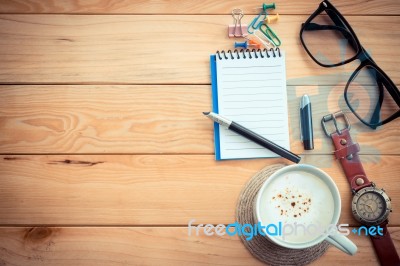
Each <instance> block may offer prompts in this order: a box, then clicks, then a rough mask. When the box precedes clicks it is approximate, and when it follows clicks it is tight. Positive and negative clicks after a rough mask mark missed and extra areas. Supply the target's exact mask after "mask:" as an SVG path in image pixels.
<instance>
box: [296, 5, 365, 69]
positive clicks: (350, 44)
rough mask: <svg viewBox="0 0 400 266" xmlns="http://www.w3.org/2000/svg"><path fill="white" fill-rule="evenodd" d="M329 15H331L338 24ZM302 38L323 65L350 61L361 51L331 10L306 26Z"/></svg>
mask: <svg viewBox="0 0 400 266" xmlns="http://www.w3.org/2000/svg"><path fill="white" fill-rule="evenodd" d="M328 14H331V16H332V17H333V18H334V19H335V21H336V23H335V22H334V21H333V20H332V18H331V17H330V16H329V15H328ZM301 38H302V39H303V42H304V45H305V46H306V47H307V49H308V51H309V52H310V53H311V55H312V57H314V59H315V60H317V61H318V62H320V63H321V64H323V65H334V64H339V63H341V62H344V61H346V60H349V59H350V58H353V57H355V55H356V54H357V53H358V50H359V49H360V48H359V47H357V44H356V41H355V39H354V37H353V35H352V34H351V32H350V31H349V30H348V29H347V28H346V26H345V25H344V23H343V22H342V21H341V19H340V18H339V17H337V15H336V13H335V12H334V11H333V10H330V9H327V10H325V11H323V12H321V13H320V14H319V15H317V16H316V17H314V18H313V19H312V21H310V23H308V24H306V25H305V26H304V29H303V33H302V36H301Z"/></svg>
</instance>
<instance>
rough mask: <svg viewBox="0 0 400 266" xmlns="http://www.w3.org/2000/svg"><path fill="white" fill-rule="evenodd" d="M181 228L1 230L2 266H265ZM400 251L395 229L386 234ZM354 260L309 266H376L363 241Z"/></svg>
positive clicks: (323, 260) (329, 255) (229, 241)
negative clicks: (341, 265) (189, 233)
mask: <svg viewBox="0 0 400 266" xmlns="http://www.w3.org/2000/svg"><path fill="white" fill-rule="evenodd" d="M187 230H188V229H187V228H182V227H155V228H149V227H133V228H132V227H131V228H96V227H94V228H93V227H92V228H86V227H85V228H80V227H78V228H68V227H56V228H48V227H39V228H29V227H27V228H15V227H10V228H0V264H1V265H39V264H40V265H55V264H57V265H92V264H93V265H121V264H123V265H177V264H179V265H209V264H211V265H217V264H218V265H264V264H262V263H261V262H260V261H258V260H257V259H255V258H254V257H252V256H251V255H250V253H249V252H248V251H247V249H246V248H245V247H244V245H243V244H242V243H241V241H240V240H239V239H238V237H236V236H234V237H230V236H226V235H225V236H216V235H214V236H206V235H204V234H200V235H199V236H195V235H192V236H188V231H187ZM389 231H390V234H391V236H392V239H393V242H394V244H395V246H396V248H397V249H398V250H400V228H399V227H391V228H389ZM349 238H350V239H351V240H352V241H354V243H355V244H356V245H357V247H358V252H357V253H356V254H355V255H354V256H349V255H346V254H344V253H343V252H342V251H339V250H338V249H336V248H334V247H330V248H329V249H328V251H327V252H326V253H325V254H324V255H323V256H322V257H320V258H319V259H318V260H317V261H315V262H314V263H313V264H312V265H338V264H350V263H351V265H377V264H378V261H377V258H376V255H375V252H374V250H373V247H372V244H371V241H370V239H369V238H368V237H367V236H357V235H353V234H351V235H350V236H349Z"/></svg>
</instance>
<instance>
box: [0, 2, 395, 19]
mask: <svg viewBox="0 0 400 266" xmlns="http://www.w3.org/2000/svg"><path fill="white" fill-rule="evenodd" d="M273 2H275V4H276V10H277V12H279V13H281V14H305V15H307V14H311V13H312V12H314V10H316V9H317V7H318V4H319V2H320V1H303V2H301V4H297V5H294V4H293V3H290V2H288V1H283V0H276V1H273ZM260 3H261V2H260V1H256V0H249V1H239V0H233V1H229V2H227V1H222V0H219V1H212V0H205V1H201V2H199V1H196V0H189V1H184V0H180V1H174V4H171V2H170V1H156V2H155V1H150V0H144V1H128V0H122V1H121V0H110V1H105V0H97V1H90V2H88V1H84V0H67V1H65V0H64V1H55V0H27V1H26V0H25V1H22V0H8V1H1V2H0V13H27V14H29V13H71V14H177V13H178V14H229V13H230V12H231V10H232V9H233V8H237V7H239V8H241V9H242V10H243V11H244V12H245V14H254V13H255V12H256V11H255V10H254V8H255V7H258V6H261V4H260ZM333 4H334V5H335V7H336V8H338V9H339V10H340V12H342V13H343V14H357V15H366V14H369V15H378V14H382V15H398V14H399V10H400V5H399V2H398V1H395V0H384V1H378V0H372V1H367V0H355V1H351V2H349V1H345V0H335V1H333Z"/></svg>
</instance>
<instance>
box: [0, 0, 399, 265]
mask: <svg viewBox="0 0 400 266" xmlns="http://www.w3.org/2000/svg"><path fill="white" fill-rule="evenodd" d="M261 3H262V2H259V1H254V0H249V1H238V0H234V1H215V0H203V1H196V0H188V1H182V0H180V1H150V0H143V1H119V0H109V1H100V0H97V1H84V0H65V1H53V0H28V1H19V0H9V1H1V2H0V13H1V15H0V62H1V65H0V83H1V86H0V90H1V91H0V95H1V96H0V104H1V109H0V152H1V157H0V265H60V264H61V265H124V264H127V265H128V264H130V265H132V264H139V265H187V264H192V265H198V264H219V265H225V264H226V265H259V264H261V263H260V262H259V261H257V260H256V259H254V258H253V257H252V256H251V255H250V254H249V252H248V251H247V250H246V249H245V247H244V246H243V244H242V243H241V242H240V240H239V239H238V238H237V237H229V236H224V237H218V236H212V237H208V236H205V235H200V236H198V237H195V236H191V237H189V236H188V232H187V224H188V222H189V220H191V219H195V220H196V223H203V224H205V223H210V224H220V223H223V224H228V223H231V222H234V212H235V205H236V200H237V198H238V195H239V193H240V191H241V189H242V188H243V186H244V184H245V183H246V181H247V180H249V178H250V177H251V176H252V175H254V174H255V173H256V172H257V171H259V170H260V169H261V168H263V167H265V166H267V165H271V164H274V163H286V162H287V161H285V160H283V159H260V160H245V161H243V160H238V161H223V162H216V161H215V160H214V148H213V133H212V132H213V128H212V123H211V122H210V121H209V120H208V119H205V118H204V117H203V116H202V114H201V112H202V111H207V110H210V109H211V86H210V71H209V55H210V54H211V53H214V52H215V51H216V50H222V49H225V50H227V49H231V48H232V46H233V40H232V39H229V38H228V37H227V34H226V33H227V25H228V24H230V23H232V17H231V15H230V12H231V10H232V9H233V8H236V7H241V8H242V9H243V10H244V12H245V14H247V15H246V16H245V17H244V18H243V19H244V21H246V22H247V23H248V22H249V21H250V20H251V18H252V17H253V16H254V15H255V14H256V10H255V9H253V8H255V7H258V6H260V5H261ZM333 3H334V4H335V6H336V7H337V8H338V9H339V10H340V11H341V12H342V13H343V14H344V15H345V16H346V18H347V19H348V21H349V22H350V23H351V25H352V26H353V27H354V29H355V31H356V32H357V35H358V37H359V39H360V41H361V43H362V44H363V45H364V46H365V47H366V48H367V49H368V51H369V52H370V53H371V54H372V56H373V58H374V59H375V61H376V62H377V63H378V64H379V66H380V67H381V68H382V69H384V70H385V71H386V72H387V74H388V75H389V76H390V77H391V78H392V79H393V81H394V82H395V83H396V84H399V83H400V71H399V70H398V69H399V68H398V66H399V64H400V49H399V46H400V27H399V24H400V16H399V15H400V2H399V1H397V0H372V1H367V0H354V1H351V2H349V1H345V0H335V1H334V2H333ZM318 4H319V2H318V1H316V0H315V1H311V0H308V1H301V2H289V1H283V0H277V1H276V5H277V12H278V13H280V14H281V19H280V21H279V23H278V24H275V25H273V28H274V30H275V31H276V32H277V33H278V34H279V36H280V37H281V39H282V41H283V46H282V48H283V49H285V51H286V54H287V60H286V61H287V80H288V99H289V113H290V118H289V123H290V138H291V149H292V151H294V152H296V153H300V154H301V155H302V158H303V159H302V162H303V163H308V164H313V165H315V166H317V167H320V168H322V169H323V170H325V171H326V172H328V173H329V174H330V175H331V176H332V177H333V178H334V180H335V181H336V183H337V185H338V187H339V189H340V192H341V196H342V205H343V206H342V215H341V219H340V223H348V224H350V225H351V226H358V224H357V222H356V221H355V220H354V218H353V217H352V215H351V211H350V208H349V206H350V205H349V204H350V199H351V193H350V190H349V185H348V184H347V181H346V179H345V177H344V175H343V172H342V170H341V168H340V167H339V164H338V162H337V161H336V160H335V159H334V157H333V154H332V151H333V146H332V143H331V141H330V140H329V139H328V138H327V137H325V135H324V134H323V133H322V130H321V127H320V125H319V121H320V119H321V118H322V116H323V115H325V114H328V113H330V112H334V111H337V110H339V109H340V108H346V105H345V103H344V100H343V89H344V84H345V82H346V81H347V79H348V77H349V75H350V74H351V72H352V71H353V70H354V69H355V68H356V66H357V64H356V63H354V64H348V65H346V66H343V67H338V68H330V69H327V68H322V67H319V66H318V65H317V64H315V63H314V62H312V60H311V59H310V58H309V57H308V55H306V53H305V51H304V49H303V48H302V46H301V45H300V40H299V29H300V25H301V23H302V22H304V21H305V20H306V18H308V16H309V15H310V14H311V13H312V12H314V10H315V9H316V8H317V6H318ZM303 93H308V94H309V95H311V100H312V102H313V110H314V112H313V115H314V121H315V122H314V123H315V144H316V149H315V150H313V151H310V152H305V151H303V148H302V144H301V142H300V140H299V128H298V124H299V123H298V106H299V99H300V96H301V95H303ZM350 119H351V122H352V124H353V127H352V135H353V138H354V139H356V140H357V141H358V142H359V143H360V146H361V159H362V162H363V164H364V167H365V169H366V172H367V173H368V174H369V176H370V179H371V180H373V181H374V182H375V183H377V185H378V186H379V187H384V188H385V189H386V191H387V193H388V194H389V195H390V196H391V198H392V201H393V202H392V204H393V210H394V211H393V213H391V216H390V229H389V230H390V232H391V234H392V237H393V239H394V242H395V245H396V247H397V248H398V249H400V179H399V173H400V156H399V155H400V145H399V141H400V134H399V133H400V120H397V121H393V122H392V123H390V124H388V125H385V126H384V127H383V128H380V129H378V130H375V131H374V130H370V129H368V128H367V127H365V126H362V125H361V124H360V123H359V122H357V120H356V119H355V118H354V117H353V116H351V117H350ZM350 238H351V239H352V240H353V241H354V242H355V243H356V244H357V245H358V248H359V251H358V253H357V254H356V255H355V256H353V257H351V256H347V255H345V254H343V253H342V252H340V251H338V250H337V249H335V248H330V249H329V250H328V252H327V253H326V254H325V255H324V256H323V257H322V258H320V259H319V260H318V261H317V262H316V263H315V264H316V265H333V264H335V265H336V264H352V265H376V264H377V258H376V257H375V254H374V251H373V249H372V246H371V242H370V240H369V239H368V237H365V236H363V237H359V236H355V235H351V236H350Z"/></svg>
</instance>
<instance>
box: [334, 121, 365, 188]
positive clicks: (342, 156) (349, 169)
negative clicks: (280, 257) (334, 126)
mask: <svg viewBox="0 0 400 266" xmlns="http://www.w3.org/2000/svg"><path fill="white" fill-rule="evenodd" d="M331 138H332V140H333V144H334V145H335V149H336V150H335V156H336V158H337V159H338V160H339V161H340V163H341V164H342V167H343V171H344V172H345V174H346V177H347V180H349V183H350V187H351V189H352V190H353V191H358V190H360V189H362V188H364V187H369V186H371V184H372V183H371V182H370V181H369V180H368V178H367V176H366V174H365V171H364V168H363V166H362V164H361V161H360V157H359V156H358V152H359V151H360V146H359V145H358V144H357V143H353V141H352V139H351V136H350V132H349V129H347V128H346V129H343V130H341V131H340V134H339V132H334V133H332V134H331Z"/></svg>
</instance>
